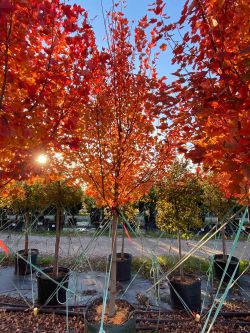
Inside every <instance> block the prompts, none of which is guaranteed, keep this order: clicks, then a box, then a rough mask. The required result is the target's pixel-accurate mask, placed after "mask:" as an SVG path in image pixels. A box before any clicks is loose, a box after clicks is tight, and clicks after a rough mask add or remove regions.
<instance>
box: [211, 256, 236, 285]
mask: <svg viewBox="0 0 250 333" xmlns="http://www.w3.org/2000/svg"><path fill="white" fill-rule="evenodd" d="M227 259H228V255H227V256H226V258H224V257H223V254H215V255H214V257H213V260H214V273H215V276H216V277H217V278H218V279H221V278H222V275H223V272H224V270H225V268H226V264H227ZM238 264H239V259H238V258H236V257H233V256H232V257H231V260H230V263H229V265H228V267H227V271H226V274H225V277H224V281H225V282H228V281H229V280H230V278H231V277H232V275H233V273H234V271H235V269H236V267H237V265H238ZM239 271H240V267H239V265H238V267H237V269H236V272H235V275H234V280H235V279H237V277H238V276H239Z"/></svg>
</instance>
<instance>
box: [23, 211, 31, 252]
mask: <svg viewBox="0 0 250 333" xmlns="http://www.w3.org/2000/svg"><path fill="white" fill-rule="evenodd" d="M24 223H25V232H24V254H26V255H28V251H29V234H28V229H29V223H30V215H29V212H25V214H24Z"/></svg>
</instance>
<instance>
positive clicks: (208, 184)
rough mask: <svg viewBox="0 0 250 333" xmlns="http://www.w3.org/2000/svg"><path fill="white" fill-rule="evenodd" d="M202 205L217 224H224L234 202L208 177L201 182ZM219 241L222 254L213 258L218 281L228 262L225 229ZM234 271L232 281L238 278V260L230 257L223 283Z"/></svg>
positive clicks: (222, 230) (211, 177)
mask: <svg viewBox="0 0 250 333" xmlns="http://www.w3.org/2000/svg"><path fill="white" fill-rule="evenodd" d="M203 203H204V206H205V207H206V209H207V210H208V211H209V212H210V213H213V214H215V215H216V216H217V217H218V224H219V223H220V222H225V221H226V219H227V218H228V217H229V213H230V210H231V209H232V207H233V206H234V205H235V200H234V199H233V198H232V197H226V196H225V194H224V193H223V191H222V190H221V188H220V186H219V184H218V183H216V179H215V177H213V176H210V177H208V178H207V179H205V180H204V181H203ZM221 241H222V253H220V254H215V255H214V256H213V263H214V273H215V275H216V276H217V277H218V278H219V279H221V278H222V275H223V273H224V270H225V268H226V264H227V260H228V255H227V248H226V233H225V227H223V228H222V229H221ZM236 267H237V269H236ZM235 269H236V272H235V275H234V279H236V278H237V277H238V276H239V259H238V258H236V257H234V256H232V257H231V260H230V262H229V264H228V267H227V271H226V273H225V277H224V281H225V282H226V281H228V280H229V279H230V278H231V276H232V274H233V272H234V271H235Z"/></svg>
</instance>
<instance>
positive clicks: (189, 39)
mask: <svg viewBox="0 0 250 333" xmlns="http://www.w3.org/2000/svg"><path fill="white" fill-rule="evenodd" d="M249 16H250V6H249V2H248V1H246V0H204V1H201V0H194V1H192V2H191V1H186V3H185V5H184V8H183V11H182V15H181V18H180V20H179V22H178V23H177V24H176V25H174V26H173V28H174V29H175V32H176V31H177V32H178V34H179V36H181V41H179V42H175V47H174V50H173V53H174V57H173V63H175V64H176V65H177V66H178V69H177V71H176V72H175V73H174V74H175V75H176V76H177V79H176V80H175V82H174V83H173V84H172V85H171V87H170V89H169V92H170V93H172V94H173V96H175V98H176V103H175V105H174V107H173V108H172V119H173V126H176V127H178V128H181V132H182V138H183V143H184V148H182V151H184V152H186V153H187V156H188V157H191V158H192V159H193V161H194V162H197V163H200V162H202V163H203V165H204V167H205V168H208V169H212V170H214V171H216V172H220V173H223V172H226V173H227V174H228V175H229V182H228V185H229V187H230V190H231V191H232V193H238V194H239V193H241V192H245V191H248V190H249V185H250V153H249V152H250V130H249V126H250V99H249V79H250V62H249V53H250V48H249V45H250V34H249V28H250V23H249ZM187 26H189V29H187ZM168 27H169V26H168ZM165 29H166V26H165ZM182 31H184V32H182ZM166 37H167V40H168V41H170V40H171V41H173V38H172V37H170V36H169V35H168V34H167V35H166ZM188 142H189V147H187V146H185V144H186V143H188Z"/></svg>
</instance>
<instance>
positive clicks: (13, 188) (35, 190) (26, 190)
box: [1, 181, 44, 255]
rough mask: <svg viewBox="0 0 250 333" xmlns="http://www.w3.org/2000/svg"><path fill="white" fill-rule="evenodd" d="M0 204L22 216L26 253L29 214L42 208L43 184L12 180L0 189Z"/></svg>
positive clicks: (26, 249) (26, 252) (26, 250)
mask: <svg viewBox="0 0 250 333" xmlns="http://www.w3.org/2000/svg"><path fill="white" fill-rule="evenodd" d="M1 205H2V206H4V207H7V208H9V209H11V210H12V211H13V212H15V213H16V214H21V215H23V216H24V222H25V229H24V235H25V242H24V254H25V255H28V249H29V238H28V235H29V228H30V227H31V225H30V222H31V214H32V213H34V212H35V211H40V210H41V209H42V208H44V205H43V186H42V185H41V183H39V182H34V183H33V184H31V183H29V182H28V181H27V182H12V183H10V184H9V185H8V186H7V187H6V188H4V189H3V190H2V191H1Z"/></svg>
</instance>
